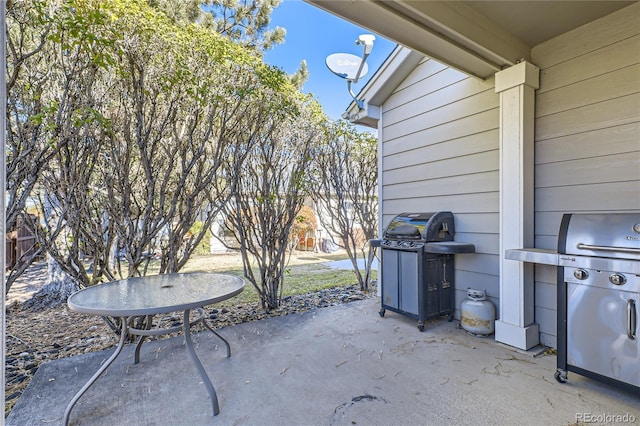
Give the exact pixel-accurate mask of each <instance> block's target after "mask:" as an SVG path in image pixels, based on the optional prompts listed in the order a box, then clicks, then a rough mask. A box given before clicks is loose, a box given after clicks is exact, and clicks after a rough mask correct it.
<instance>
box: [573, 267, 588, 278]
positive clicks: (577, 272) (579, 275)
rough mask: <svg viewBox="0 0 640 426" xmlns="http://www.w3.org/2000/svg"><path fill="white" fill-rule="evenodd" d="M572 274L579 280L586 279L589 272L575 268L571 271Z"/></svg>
mask: <svg viewBox="0 0 640 426" xmlns="http://www.w3.org/2000/svg"><path fill="white" fill-rule="evenodd" d="M573 276H574V277H576V278H577V279H579V280H586V279H587V278H588V277H589V272H587V271H585V270H584V269H576V270H575V271H573Z"/></svg>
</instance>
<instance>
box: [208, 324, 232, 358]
mask: <svg viewBox="0 0 640 426" xmlns="http://www.w3.org/2000/svg"><path fill="white" fill-rule="evenodd" d="M202 323H203V324H204V326H205V327H207V328H208V329H209V331H210V332H212V333H213V334H215V335H216V336H218V337H219V338H220V340H222V341H223V342H224V344H225V345H226V346H227V358H230V357H231V346H230V345H229V342H227V339H225V338H224V337H222V336H221V335H220V334H219V333H218V332H217V331H215V330H214V329H213V328H212V327H211V326H209V324H207V320H206V319H204V318H203V319H202Z"/></svg>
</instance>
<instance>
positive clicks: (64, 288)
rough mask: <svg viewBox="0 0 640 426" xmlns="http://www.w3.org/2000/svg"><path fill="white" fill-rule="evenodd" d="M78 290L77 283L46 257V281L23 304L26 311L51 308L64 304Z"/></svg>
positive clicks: (49, 257)
mask: <svg viewBox="0 0 640 426" xmlns="http://www.w3.org/2000/svg"><path fill="white" fill-rule="evenodd" d="M79 289H80V285H79V283H78V282H77V281H76V280H74V279H73V278H72V277H71V276H70V275H69V274H67V273H66V272H64V271H63V270H62V268H61V267H60V265H58V263H57V262H56V261H55V260H54V259H53V257H51V256H50V255H47V281H46V284H45V285H44V286H42V288H41V289H40V290H38V291H37V292H36V293H35V294H34V295H33V296H32V297H31V299H29V300H27V301H26V302H24V305H23V306H24V307H25V308H28V309H34V310H37V309H43V308H52V307H55V306H58V305H60V304H61V303H65V302H66V301H67V298H68V297H69V296H71V295H72V294H73V293H75V292H76V291H78V290H79Z"/></svg>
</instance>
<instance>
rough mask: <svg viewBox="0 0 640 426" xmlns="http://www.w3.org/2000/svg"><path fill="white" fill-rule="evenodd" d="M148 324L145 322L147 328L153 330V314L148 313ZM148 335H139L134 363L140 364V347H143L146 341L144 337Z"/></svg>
mask: <svg viewBox="0 0 640 426" xmlns="http://www.w3.org/2000/svg"><path fill="white" fill-rule="evenodd" d="M145 321H146V324H145V326H144V327H145V328H144V329H145V330H151V322H152V321H153V315H147V318H146V320H145ZM146 338H147V336H144V335H143V336H140V337H138V342H137V343H136V351H135V354H134V356H133V363H134V364H138V363H139V362H140V349H142V344H143V343H144V339H146Z"/></svg>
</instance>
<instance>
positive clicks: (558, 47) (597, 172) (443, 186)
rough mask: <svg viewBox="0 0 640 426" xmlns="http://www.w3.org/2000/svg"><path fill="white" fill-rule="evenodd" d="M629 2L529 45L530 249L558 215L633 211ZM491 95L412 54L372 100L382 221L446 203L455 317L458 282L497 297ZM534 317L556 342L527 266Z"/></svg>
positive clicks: (633, 17)
mask: <svg viewBox="0 0 640 426" xmlns="http://www.w3.org/2000/svg"><path fill="white" fill-rule="evenodd" d="M639 21H640V4H634V5H632V6H629V7H627V8H625V9H622V10H620V11H618V12H616V13H613V14H611V15H609V16H607V17H604V18H602V19H600V20H597V21H594V22H592V23H590V24H587V25H585V26H583V27H580V28H578V29H576V30H574V31H571V32H569V33H566V34H564V35H561V36H559V37H557V38H554V39H552V40H549V41H547V42H545V43H543V44H540V45H538V46H536V47H535V48H534V49H533V50H532V62H533V63H534V64H535V65H537V66H538V67H540V68H541V74H540V89H539V90H538V91H537V92H536V125H535V163H536V164H535V176H536V177H535V246H536V247H538V248H545V249H556V246H557V236H558V229H559V227H560V220H561V217H562V214H563V213H570V212H600V211H625V212H628V211H640V26H638V22H639ZM498 113H499V97H498V95H497V94H495V93H494V81H493V79H490V80H486V81H479V80H477V79H475V78H472V77H468V76H466V75H464V74H462V73H459V72H457V71H455V70H453V69H451V68H448V67H446V66H445V65H442V64H440V63H438V62H436V61H434V60H430V59H425V60H423V61H422V62H421V63H420V64H419V65H418V66H417V67H416V69H415V70H414V71H413V72H412V73H411V74H410V75H409V76H408V77H407V78H406V79H405V80H404V81H403V82H402V83H401V84H400V86H399V87H398V88H397V89H396V90H395V91H394V92H393V94H392V95H391V96H390V97H389V98H388V99H387V101H385V103H384V104H383V105H382V118H381V123H380V124H379V136H380V138H381V144H380V145H381V168H382V179H381V185H382V190H381V199H382V213H383V216H382V222H383V223H382V225H383V229H384V227H386V225H387V224H388V223H389V221H390V220H391V219H392V218H393V216H395V215H396V214H399V213H401V212H404V211H440V210H451V211H452V212H453V213H454V214H455V219H456V236H455V239H456V240H457V241H462V242H470V243H473V244H475V245H476V250H477V253H476V254H473V255H459V256H457V257H456V277H455V279H456V287H457V292H456V293H457V294H456V306H457V309H458V311H457V313H456V317H458V318H459V307H460V303H461V301H462V300H463V299H464V297H465V296H466V288H467V287H472V288H477V289H486V290H487V293H488V295H489V296H490V300H492V301H493V302H494V303H495V304H496V306H499V299H498V297H499V294H500V289H499V277H498V273H499V272H498V271H499V256H500V254H499V240H498V232H499V204H498V202H499V193H498V179H499V170H498V160H499V152H498V146H499V140H498V138H499V136H498ZM535 283H536V284H535V286H536V288H535V299H536V307H535V320H536V322H537V323H538V324H539V326H540V341H541V343H542V344H545V345H548V346H552V347H556V268H555V267H551V266H541V265H537V266H536V269H535Z"/></svg>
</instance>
